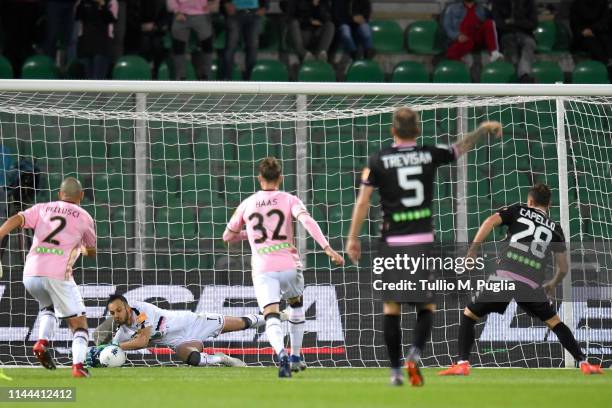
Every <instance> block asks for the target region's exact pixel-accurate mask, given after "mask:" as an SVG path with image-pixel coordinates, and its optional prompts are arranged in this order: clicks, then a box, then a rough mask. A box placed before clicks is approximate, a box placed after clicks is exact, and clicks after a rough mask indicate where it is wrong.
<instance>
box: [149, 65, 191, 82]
mask: <svg viewBox="0 0 612 408" xmlns="http://www.w3.org/2000/svg"><path fill="white" fill-rule="evenodd" d="M185 62H186V64H185V79H186V80H187V81H196V80H197V79H198V78H197V75H196V72H195V68H194V67H193V64H192V63H191V62H190V61H185ZM157 79H158V80H160V81H170V80H173V79H174V67H173V66H172V63H171V61H164V62H162V63H161V64H160V65H159V69H158V70H157Z"/></svg>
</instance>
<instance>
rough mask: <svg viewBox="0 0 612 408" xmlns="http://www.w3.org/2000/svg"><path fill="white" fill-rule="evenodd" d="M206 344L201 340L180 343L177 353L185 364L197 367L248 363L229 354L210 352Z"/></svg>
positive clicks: (236, 365) (231, 365)
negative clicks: (206, 348) (206, 350)
mask: <svg viewBox="0 0 612 408" xmlns="http://www.w3.org/2000/svg"><path fill="white" fill-rule="evenodd" d="M203 350H204V344H203V343H202V342H201V341H198V340H193V341H188V342H185V343H181V344H179V346H178V347H177V348H176V355H177V357H178V358H179V359H181V361H183V362H185V364H189V365H191V366H196V367H204V366H210V365H224V366H226V367H245V366H246V364H245V363H244V362H243V361H242V360H239V359H237V358H234V357H230V356H228V355H227V354H223V353H215V354H208V353H205V352H204V351H203Z"/></svg>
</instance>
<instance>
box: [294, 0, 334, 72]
mask: <svg viewBox="0 0 612 408" xmlns="http://www.w3.org/2000/svg"><path fill="white" fill-rule="evenodd" d="M287 16H288V17H289V39H290V41H291V44H292V45H293V47H294V48H295V51H296V52H297V53H298V55H299V57H300V59H301V60H302V61H305V60H311V59H313V58H314V56H316V57H317V59H319V60H321V61H327V52H328V51H329V47H330V46H331V42H332V40H333V39H334V23H332V21H331V14H330V3H329V0H292V1H290V2H289V4H288V7H287ZM313 54H314V56H313Z"/></svg>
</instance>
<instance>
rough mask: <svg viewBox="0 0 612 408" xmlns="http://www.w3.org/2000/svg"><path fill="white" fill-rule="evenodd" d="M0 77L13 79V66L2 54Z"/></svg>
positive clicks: (0, 57) (0, 58)
mask: <svg viewBox="0 0 612 408" xmlns="http://www.w3.org/2000/svg"><path fill="white" fill-rule="evenodd" d="M0 79H13V67H12V66H11V63H10V62H9V60H7V59H6V58H5V57H4V56H2V55H0Z"/></svg>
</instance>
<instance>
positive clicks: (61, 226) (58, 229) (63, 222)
mask: <svg viewBox="0 0 612 408" xmlns="http://www.w3.org/2000/svg"><path fill="white" fill-rule="evenodd" d="M50 221H59V222H60V223H59V225H58V226H57V227H56V228H55V229H54V230H53V231H51V233H50V234H49V235H47V237H46V238H45V239H43V242H47V243H49V244H53V245H59V244H60V242H59V241H58V240H57V239H53V237H54V236H56V235H57V234H59V233H60V232H61V231H62V230H63V229H64V228H65V227H66V219H65V218H64V217H51V219H50Z"/></svg>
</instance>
